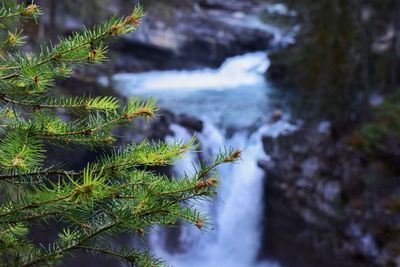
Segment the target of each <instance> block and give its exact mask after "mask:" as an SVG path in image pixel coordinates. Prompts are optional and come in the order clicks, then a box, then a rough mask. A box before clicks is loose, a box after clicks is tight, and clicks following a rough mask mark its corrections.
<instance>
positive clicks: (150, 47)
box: [116, 1, 273, 71]
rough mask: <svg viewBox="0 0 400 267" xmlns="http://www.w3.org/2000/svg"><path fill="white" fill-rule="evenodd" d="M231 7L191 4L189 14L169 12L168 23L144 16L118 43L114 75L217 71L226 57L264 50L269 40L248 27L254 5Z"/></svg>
mask: <svg viewBox="0 0 400 267" xmlns="http://www.w3.org/2000/svg"><path fill="white" fill-rule="evenodd" d="M234 2H235V3H229V5H228V4H227V3H226V1H197V2H196V1H194V8H193V9H190V10H184V11H182V10H179V9H176V10H172V11H171V12H172V16H171V15H170V18H169V19H162V18H159V17H157V16H156V15H154V14H152V12H151V10H150V12H149V13H148V16H147V17H146V18H145V19H144V21H143V24H142V26H141V27H140V29H139V30H138V31H137V32H135V33H133V34H131V35H128V36H127V37H126V38H124V39H123V40H122V41H121V42H118V44H117V47H116V48H117V51H120V52H121V53H124V57H117V58H118V61H117V63H116V69H117V70H124V71H127V70H131V71H135V70H142V71H143V70H149V69H169V68H196V67H204V66H212V67H217V66H219V65H220V64H221V63H222V62H223V61H224V60H225V59H226V58H227V57H231V56H234V55H238V54H243V53H246V52H250V51H258V50H265V49H267V48H268V47H270V45H271V41H272V38H273V35H272V34H271V33H270V32H269V31H268V30H267V29H265V27H263V26H262V24H261V23H259V24H258V23H249V22H248V20H250V19H251V20H254V21H257V16H258V14H259V13H260V12H261V8H260V7H259V5H255V4H252V3H251V1H234ZM155 11H156V10H155ZM171 17H172V18H171Z"/></svg>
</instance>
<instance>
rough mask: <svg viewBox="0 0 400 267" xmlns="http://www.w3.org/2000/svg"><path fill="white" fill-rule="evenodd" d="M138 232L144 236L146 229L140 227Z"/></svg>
mask: <svg viewBox="0 0 400 267" xmlns="http://www.w3.org/2000/svg"><path fill="white" fill-rule="evenodd" d="M137 233H138V235H139V236H141V237H144V229H143V228H140V229H138V230H137Z"/></svg>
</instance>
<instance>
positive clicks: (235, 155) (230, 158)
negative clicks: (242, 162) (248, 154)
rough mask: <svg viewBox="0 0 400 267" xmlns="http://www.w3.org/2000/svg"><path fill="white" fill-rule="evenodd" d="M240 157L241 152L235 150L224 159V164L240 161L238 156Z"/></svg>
mask: <svg viewBox="0 0 400 267" xmlns="http://www.w3.org/2000/svg"><path fill="white" fill-rule="evenodd" d="M241 155H242V151H240V150H235V151H233V152H232V154H230V155H229V156H228V157H227V158H226V160H225V162H234V161H236V160H238V159H240V156H241Z"/></svg>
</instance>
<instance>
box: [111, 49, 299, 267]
mask: <svg viewBox="0 0 400 267" xmlns="http://www.w3.org/2000/svg"><path fill="white" fill-rule="evenodd" d="M268 65H269V62H268V59H267V55H266V54H265V53H263V52H258V53H250V54H246V55H243V56H238V57H233V58H230V59H228V60H227V61H226V62H225V63H224V64H223V65H222V66H221V67H220V68H219V69H217V70H212V69H204V70H196V71H163V72H156V71H154V72H148V73H141V74H129V73H125V74H116V75H115V76H114V77H113V82H114V85H115V86H116V88H117V89H118V90H119V92H120V93H121V94H123V95H126V96H130V95H142V96H144V97H147V96H155V97H157V98H158V100H159V105H161V106H162V107H164V108H167V109H170V110H173V111H174V112H176V113H187V114H191V115H194V116H197V117H199V118H201V119H202V120H203V122H204V129H203V131H202V132H201V133H199V134H198V138H199V141H200V143H201V151H202V152H201V153H202V155H201V156H202V157H203V158H205V159H207V158H211V157H212V156H213V155H215V154H217V153H218V151H219V149H220V148H224V147H234V148H239V149H242V150H243V155H242V161H241V162H240V163H238V164H231V165H226V166H222V167H220V168H219V169H218V171H219V173H220V178H221V186H220V188H219V189H218V197H217V199H216V200H215V202H201V203H199V205H200V206H199V208H200V209H201V210H202V211H205V212H207V213H208V214H210V217H211V223H212V229H211V230H209V231H206V232H202V231H199V229H197V228H196V227H194V226H186V225H185V226H182V227H181V228H180V231H179V232H178V235H179V236H178V237H176V236H175V238H176V239H177V240H178V241H177V242H178V243H179V246H180V247H182V248H183V249H182V250H178V251H175V250H172V251H171V249H169V248H170V247H169V246H171V244H170V243H168V244H167V242H166V241H168V239H167V237H168V235H167V234H166V233H167V230H165V229H163V228H159V227H156V228H154V231H153V233H152V234H151V235H150V240H149V243H150V246H151V250H152V252H154V254H156V255H158V256H160V257H162V258H163V259H165V260H166V262H167V263H168V264H172V265H174V266H177V267H186V266H190V267H196V266H208V267H225V266H226V267H228V266H235V267H247V266H260V267H261V266H265V267H272V266H278V265H277V264H274V263H267V262H257V260H256V259H257V255H258V252H259V249H260V247H261V231H262V225H261V223H262V221H261V220H262V218H263V214H262V212H263V184H264V182H265V181H264V178H265V174H264V172H263V171H262V170H261V169H259V168H258V166H257V160H259V159H267V158H268V156H267V155H265V154H264V150H263V147H262V142H261V137H262V136H263V135H270V136H278V135H280V134H285V133H286V132H288V131H292V130H294V129H295V126H294V125H292V124H290V123H289V122H288V117H289V115H287V114H285V115H284V116H283V118H282V120H280V121H278V122H276V123H272V122H270V119H269V115H271V114H272V113H273V111H274V106H275V105H274V104H275V102H274V101H276V97H274V90H273V88H272V86H271V85H270V84H269V83H268V82H267V81H265V79H264V77H263V73H264V72H265V70H266V68H267V67H268ZM170 127H171V131H172V132H173V133H174V134H173V136H170V137H168V138H167V141H170V140H175V139H178V140H184V141H185V140H188V139H189V138H191V136H192V135H191V134H190V133H189V132H188V131H187V130H186V129H185V128H183V127H182V126H179V125H176V124H173V125H171V126H170ZM197 157H198V155H197V154H196V153H190V154H188V155H187V157H186V158H185V159H184V160H180V161H177V162H176V163H175V165H174V172H175V173H176V175H177V176H178V175H182V174H183V173H185V172H186V173H191V172H194V169H195V168H196V165H192V162H197V161H198V158H197ZM175 235H176V233H175Z"/></svg>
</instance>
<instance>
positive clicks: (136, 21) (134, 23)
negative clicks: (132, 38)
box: [124, 15, 140, 27]
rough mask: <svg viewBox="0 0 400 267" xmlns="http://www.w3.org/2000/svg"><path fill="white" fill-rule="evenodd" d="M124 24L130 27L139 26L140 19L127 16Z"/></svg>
mask: <svg viewBox="0 0 400 267" xmlns="http://www.w3.org/2000/svg"><path fill="white" fill-rule="evenodd" d="M124 24H125V25H126V26H127V25H132V26H135V27H136V26H139V24H140V18H138V17H135V16H132V15H131V16H128V17H126V18H125V20H124Z"/></svg>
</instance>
